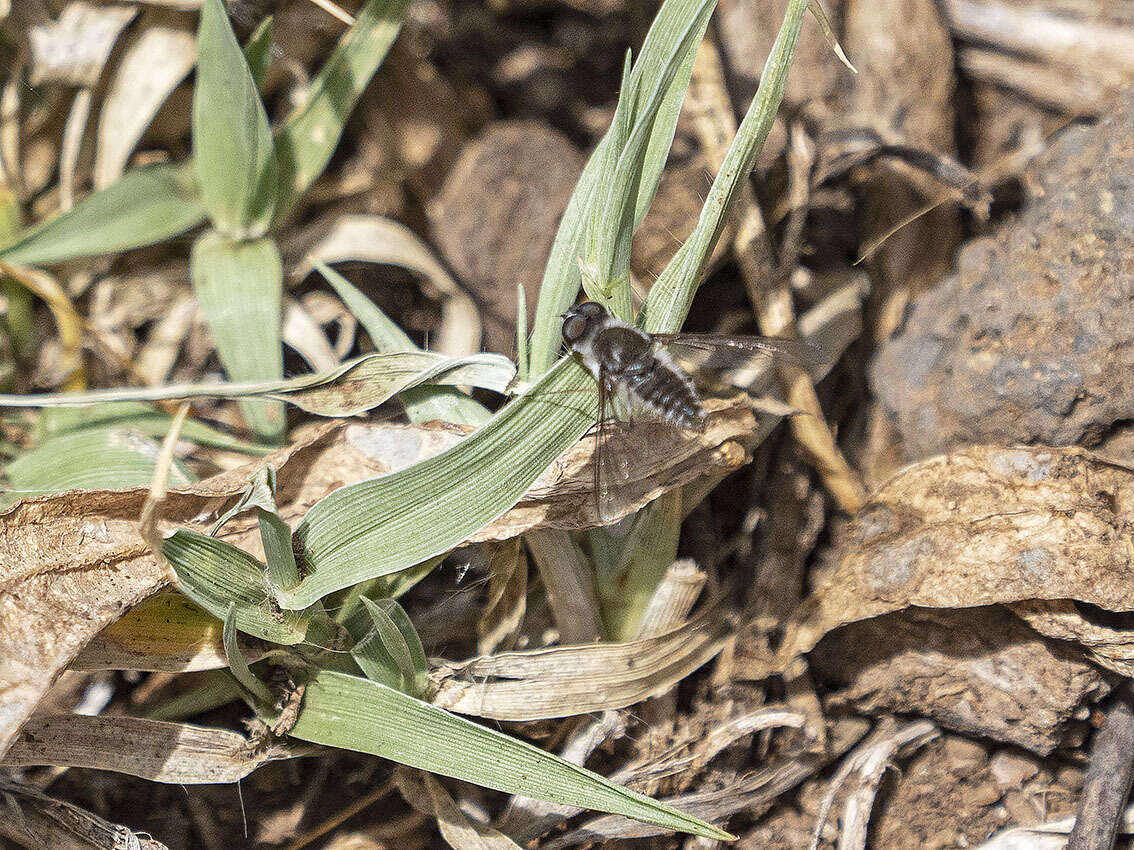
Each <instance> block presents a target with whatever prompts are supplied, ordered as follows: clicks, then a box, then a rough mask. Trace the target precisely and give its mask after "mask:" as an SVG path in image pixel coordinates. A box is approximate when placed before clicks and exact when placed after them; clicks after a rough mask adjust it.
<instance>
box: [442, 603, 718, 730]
mask: <svg viewBox="0 0 1134 850" xmlns="http://www.w3.org/2000/svg"><path fill="white" fill-rule="evenodd" d="M727 630H728V626H727V624H726V623H724V622H723V621H722V619H721V617H720V616H719V613H715V612H713V610H712V609H709V611H708V612H707V613H705V614H703V615H702V616H700V617H698V618H697V619H695V620H692V621H690V622H689V623H687V624H686V625H684V626H682V627H681V628H680V629H675V630H674V631H671V632H669V633H668V634H665V635H661V636H659V637H654V638H646V639H645V640H636V641H629V642H627V643H595V644H587V645H585V646H562V647H552V648H549V649H538V650H531V651H527V652H504V653H500V654H499V655H490V656H486V657H483V658H474V659H472V660H470V661H467V662H465V663H463V664H459V665H451V666H450V667H448V668H443V669H442V670H441V671H439V674H438V678H439V679H440V680H441V681H440V683H439V687H438V690H437V692H436V693H435V694H434V696H433V700H432V701H433V704H434V705H439V706H441V707H443V708H447V709H449V710H450V711H456V712H460V713H462V714H472V715H476V716H479V717H492V718H495V719H498V720H537V719H544V718H548V717H567V716H570V715H572V714H586V713H588V712H591V711H602V710H604V709H608V708H622V707H624V706H627V705H632V704H633V703H636V702H639V701H640V700H643V699H646V698H647V697H651V696H656V695H658V694H661V693H664V692H665V691H667V690H669V689H670V688H671V687H672V686H673V685H674V684H675V683H676V682H678V681H680V680H681V679H683V678H685V677H686V676H688V675H689V674H690V673H691V672H693V671H694V670H696V669H697V668H698V667H700V666H701V665H702V664H704V663H705V662H706V661H708V660H709V659H710V658H712V657H713V656H714V655H716V654H717V652H719V651H720V648H721V645H722V643H723V641H724V638H725V635H726V632H727Z"/></svg>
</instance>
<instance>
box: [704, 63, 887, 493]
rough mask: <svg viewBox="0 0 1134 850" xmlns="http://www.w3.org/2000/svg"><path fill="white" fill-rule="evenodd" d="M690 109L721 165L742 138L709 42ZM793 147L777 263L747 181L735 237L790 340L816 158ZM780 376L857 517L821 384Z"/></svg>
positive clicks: (850, 473)
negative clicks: (794, 278)
mask: <svg viewBox="0 0 1134 850" xmlns="http://www.w3.org/2000/svg"><path fill="white" fill-rule="evenodd" d="M687 104H689V105H690V108H691V109H692V110H693V111H694V118H693V124H694V126H695V127H696V131H697V135H698V137H699V139H700V142H701V146H702V148H703V149H704V151H705V155H706V156H707V157H708V159H709V160H710V161H711V162H712V164H713V166H714V167H716V168H720V166H721V164H722V163H723V162H724V155H725V149H726V147H727V145H728V140H731V139H732V137H733V136H734V135H735V134H736V129H737V128H736V118H735V116H734V115H733V112H732V107H731V104H730V103H729V100H728V93H727V90H726V88H725V81H724V71H723V69H722V67H721V63H720V57H719V55H718V53H717V51H716V48H715V47H713V45H712V44H710V43H709V42H708V41H705V42H703V43H702V44H701V47H700V49H699V50H698V51H697V59H696V64H694V66H693V85H692V88H691V89H690V92H689V96H688V98H687ZM796 141H798V139H797V140H796ZM792 147H793V149H792V151H791V153H792V156H791V157H789V165H790V166H792V167H791V178H792V183H791V187H790V192H789V195H790V197H789V204H790V209H789V213H788V214H789V219H788V227H787V230H788V234H787V236H786V237H785V240H784V251H783V252H782V256H781V257H780V259H779V262H778V263H777V262H776V261H775V259H774V252H773V249H772V246H771V239H770V237H769V235H768V229H767V226H766V224H765V223H764V219H763V216H762V215H761V213H760V207H759V205H758V204H757V203H756V198H755V195H754V194H753V192H752V187H751V186H750V185H749V184H747V183H744V184H742V186H741V190H740V197H739V199H738V200H737V208H738V210H739V212H740V220H739V225H738V227H737V228H736V235H735V237H734V238H733V240H732V251H733V255H734V256H735V257H736V260H737V263H738V264H739V266H740V271H741V275H742V277H743V278H744V284H745V287H746V288H747V289H748V294H749V298H750V299H751V301H752V303H753V306H754V307H755V308H756V318H757V322H758V324H759V325H760V332H761V333H764V334H771V335H775V334H789V335H790V334H791V333H792V332H793V331H794V330H795V311H794V309H793V307H792V302H791V282H790V281H791V270H792V269H793V268H794V267H795V264H796V261H797V260H798V258H799V246H800V241H801V238H802V228H803V224H804V221H805V218H806V212H807V198H808V189H809V185H810V182H809V178H810V166H811V159H810V155H809V154H807V153H806V152H801V151H800V149H799V145H798V144H796V145H793V146H792ZM769 277H770V278H771V281H770V282H769ZM778 376H779V380H780V384H781V386H782V387H783V389H784V392H785V393H786V394H787V402H788V404H789V405H791V406H792V407H794V408H796V409H797V410H801V411H803V412H804V414H805V415H802V416H793V417H792V418H791V420H790V424H791V429H792V434H793V435H794V436H795V438H796V440H797V441H799V443H800V445H802V446H803V448H804V450H805V453H806V455H807V458H808V460H809V462H811V464H812V465H813V466H814V467H815V469H816V471H817V472H818V473H819V474H820V476H821V477H822V478H823V483H824V485H826V487H827V489H828V490H829V491H830V493H831V495H832V496H834V498H835V500H836V501H837V502H838V505H839V507H840V508H841V509H842V510H844V511H846V512H847V513H854V512H855V511H857V510H858V509H859V508H860V507H861V506H862V504H863V502H865V501H866V488H865V486H864V485H863V484H862V480H861V478H860V477H859V476H858V474H857V473H856V472H855V471H854V470H853V469H851V467H850V464H848V463H847V460H846V458H845V457H843V454H842V452H841V451H840V450H839V447H838V446H837V445H836V443H835V438H834V435H833V434H832V433H831V429H830V428H829V427H828V426H827V423H826V420H825V419H824V416H823V410H822V407H821V406H820V404H819V398H818V396H817V395H816V393H815V384H814V383H813V382H812V381H811V378H810V376H808V374H807V373H806V372H805V371H804V370H803V369H801V368H800V367H798V366H792V365H790V364H780V365H779V368H778Z"/></svg>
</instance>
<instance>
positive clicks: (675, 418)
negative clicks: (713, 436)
mask: <svg viewBox="0 0 1134 850" xmlns="http://www.w3.org/2000/svg"><path fill="white" fill-rule="evenodd" d="M622 380H623V382H624V383H625V385H626V389H627V390H629V391H630V392H632V393H633V394H634V395H636V396H637V397H638V398H639V399H641V400H642V403H643V404H645V405H646V406H647V407H648V408H650V409H651V410H653V411H654V412H655V413H657V414H658V415H659V416H661V417H663V418H665V419H668V420H669V421H670V422H673V423H675V424H677V425H680V426H681V427H682V428H692V429H694V430H697V431H699V430H701V428H703V427H704V426H705V410H704V408H703V407H702V406H701V399H700V398H699V397H698V395H697V391H696V389H694V387H693V382H692V381H691V380H690V379H689V376H688V375H686V374H685V372H684V371H682V369H681V367H679V366H677V365H676V364H675V363H674V362H673V361H672V360H671V359H670V358H669V355H667V354H666V353H665V352H664V351H659V352H656V353H655V352H651V354H650V355H649V356H648V358H643V359H641V360H638V361H636V362H635V363H633V364H630V365H629V367H628V368H627V369H626V370H625V371H624V372H623V374H622Z"/></svg>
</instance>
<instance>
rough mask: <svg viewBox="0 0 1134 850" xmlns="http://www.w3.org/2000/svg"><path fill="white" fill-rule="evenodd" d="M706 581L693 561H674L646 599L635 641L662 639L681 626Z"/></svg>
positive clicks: (684, 559)
mask: <svg viewBox="0 0 1134 850" xmlns="http://www.w3.org/2000/svg"><path fill="white" fill-rule="evenodd" d="M707 580H708V576H707V575H706V574H705V572H704V571H703V570H702V569H701V568H700V567H698V566H697V564H696V563H694V562H693V561H691V560H689V559H687V558H683V559H681V560H679V561H674V562H673V564H671V565H670V567H669V569H668V570H666V573H665V576H663V577H662V580H661V581H660V582H659V583H658V586H657V588H656V589H655V590H654V595H653V596H651V597H650V601H649V603H648V604H647V605H646V610H645V612H644V613H643V614H642V623H641V625H640V626H639V627H638V634H637V635H636V637H638V638H648V637H654V636H656V635H663V634H665V633H666V632H668V631H670V630H671V629H676V628H677V627H678V626H680V625H681V624H682V623H684V622H685V619H686V618H687V617H688V616H689V612H690V611H692V610H693V606H694V604H696V602H697V597H699V596H700V595H701V590H702V588H704V586H705V582H706V581H707Z"/></svg>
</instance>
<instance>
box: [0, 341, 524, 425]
mask: <svg viewBox="0 0 1134 850" xmlns="http://www.w3.org/2000/svg"><path fill="white" fill-rule="evenodd" d="M515 373H516V370H515V366H514V365H513V364H512V361H511V360H509V359H508V358H507V357H504V356H503V355H501V354H471V355H469V356H468V357H447V356H446V355H444V354H437V353H435V352H432V351H401V352H395V353H393V354H363V355H362V356H361V357H356V358H355V359H354V360H349V361H347V362H346V363H343V364H341V365H339V366H337V367H335V368H334V369H332V370H330V371H327V372H316V373H313V374H310V375H297V376H296V377H294V378H280V379H277V380H274V381H251V382H248V383H215V384H214V383H201V384H166V385H165V386H161V387H124V388H117V389H105V390H88V391H87V392H83V393H43V394H40V395H12V394H2V395H0V407H42V408H50V409H56V408H58V409H65V408H68V407H79V406H84V405H95V406H101V407H108V406H111V405H112V404H113V405H118V404H122V403H126V402H130V403H133V402H145V401H170V400H174V399H192V398H237V399H239V398H250V397H261V396H266V397H269V398H275V399H279V400H280V401H286V402H288V403H289V404H294V405H296V406H297V407H300V408H302V409H304V410H309V411H311V412H313V413H320V414H323V415H326V416H351V415H353V414H356V413H361V412H363V411H365V410H370V409H371V408H373V407H377V406H378V405H379V404H381V403H382V402H384V401H386V400H387V399H389V398H390V397H392V396H393V395H395V394H396V393H398V392H400V391H402V390H405V389H406V388H409V387H417V386H418V385H419V384H424V383H430V384H451V385H462V386H463V385H469V386H474V387H483V388H484V389H487V390H492V391H493V392H498V393H502V392H504V391H505V390H506V389H507V388H508V385H509V383H510V382H511V381H512V378H513V376H514V375H515ZM187 427H188V425H187ZM161 433H162V435H164V433H165V432H164V431H163V432H161Z"/></svg>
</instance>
